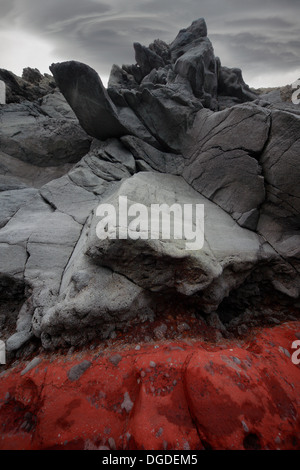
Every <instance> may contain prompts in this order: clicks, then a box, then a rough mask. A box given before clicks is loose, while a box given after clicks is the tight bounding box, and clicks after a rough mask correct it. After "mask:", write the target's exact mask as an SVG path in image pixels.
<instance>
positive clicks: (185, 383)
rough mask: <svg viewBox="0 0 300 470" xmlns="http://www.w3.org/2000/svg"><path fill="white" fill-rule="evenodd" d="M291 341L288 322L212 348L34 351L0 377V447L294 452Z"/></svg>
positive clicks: (298, 437) (295, 384)
mask: <svg viewBox="0 0 300 470" xmlns="http://www.w3.org/2000/svg"><path fill="white" fill-rule="evenodd" d="M187 321H189V319H187ZM193 329H194V330H195V326H194V328H193ZM297 338H299V322H290V323H285V324H284V325H282V326H276V327H274V328H272V329H270V328H265V329H261V330H260V331H256V333H255V335H253V336H252V337H250V338H246V339H245V340H243V341H241V340H239V341H236V340H234V339H232V340H230V341H228V340H227V341H226V340H220V341H219V342H218V343H217V344H215V345H212V344H211V343H207V342H205V341H204V340H203V338H201V337H198V338H195V339H194V340H193V341H191V340H189V339H188V338H182V339H177V340H176V341H174V340H173V341H170V340H164V341H159V340H158V339H157V338H156V340H154V341H153V342H152V343H147V342H146V343H145V342H143V341H141V342H138V341H136V337H135V341H133V342H132V343H131V344H128V340H127V339H126V334H123V337H122V338H118V339H116V340H115V341H114V342H110V344H109V343H107V345H106V347H105V348H103V345H102V346H100V347H99V346H98V347H95V348H94V349H93V350H92V351H91V350H88V349H83V350H81V351H72V350H70V351H69V352H68V353H67V354H62V353H56V354H45V353H44V352H42V351H40V352H39V354H38V356H36V357H34V358H32V357H29V358H27V359H25V360H24V359H23V360H19V361H18V362H16V363H15V364H13V365H12V366H11V367H10V368H7V370H5V371H3V372H2V374H1V375H0V421H1V440H0V448H1V449H6V450H58V449H60V450H71V449H73V450H110V451H113V450H136V449H138V450H145V449H146V450H159V451H171V450H174V451H177V452H178V451H180V450H193V451H195V450H204V449H210V450H250V449H251V450H258V449H262V450H280V449H281V450H297V449H299V448H300V428H299V405H298V399H299V393H300V390H299V383H300V382H299V365H298V366H297V365H295V364H293V363H292V360H291V358H292V354H294V353H295V350H293V349H292V344H293V342H294V341H295V340H297Z"/></svg>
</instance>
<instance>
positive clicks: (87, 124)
mask: <svg viewBox="0 0 300 470" xmlns="http://www.w3.org/2000/svg"><path fill="white" fill-rule="evenodd" d="M50 70H51V72H52V73H53V76H54V78H55V81H56V83H57V85H58V87H59V89H60V91H61V92H62V93H63V95H64V97H65V98H66V100H67V101H68V103H69V105H70V106H71V108H72V109H73V110H74V112H75V114H76V116H77V117H78V119H79V122H80V124H81V126H82V127H83V129H84V130H85V131H86V132H87V133H88V134H89V135H91V136H93V137H96V138H97V139H100V140H105V139H107V138H109V137H120V136H122V135H125V134H128V130H127V129H126V128H125V127H124V126H123V125H122V123H121V122H120V120H119V118H118V113H117V110H116V108H115V106H114V104H113V103H112V101H111V99H110V98H109V96H108V94H107V91H106V90H105V88H104V86H103V84H102V82H101V79H100V77H99V75H98V74H97V73H96V72H95V71H94V70H93V69H92V68H91V67H89V66H88V65H85V64H82V63H81V62H75V61H70V62H63V63H57V64H52V65H51V67H50Z"/></svg>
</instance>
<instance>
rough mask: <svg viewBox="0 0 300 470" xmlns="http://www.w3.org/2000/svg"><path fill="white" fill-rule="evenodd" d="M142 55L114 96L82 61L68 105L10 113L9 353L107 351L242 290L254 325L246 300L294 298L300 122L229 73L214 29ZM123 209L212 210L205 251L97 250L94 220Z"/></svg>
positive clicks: (65, 66) (4, 277) (72, 67)
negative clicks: (13, 311) (166, 315)
mask: <svg viewBox="0 0 300 470" xmlns="http://www.w3.org/2000/svg"><path fill="white" fill-rule="evenodd" d="M134 48H135V53H136V64H134V65H132V66H122V67H118V66H114V67H113V69H112V73H111V77H110V81H109V87H108V90H105V88H104V87H103V85H102V82H101V80H100V78H99V76H98V75H97V73H96V72H95V71H94V70H93V69H91V68H90V67H88V66H86V65H84V64H81V63H78V62H74V61H71V62H66V63H61V64H53V65H52V66H51V70H52V72H53V74H54V78H55V80H56V82H57V85H58V87H59V88H60V92H61V93H60V92H59V91H57V90H56V91H55V92H54V93H51V94H48V95H46V96H44V97H43V98H42V99H39V100H38V101H36V100H35V101H33V102H29V101H25V102H22V103H20V104H15V103H12V104H8V105H6V106H2V107H1V109H0V118H1V124H2V126H1V131H0V147H1V154H0V157H1V158H0V163H1V166H0V184H1V186H0V188H1V189H2V191H1V193H0V199H1V205H2V207H3V211H2V214H1V218H0V226H1V229H0V255H1V275H0V288H1V291H2V292H3V293H4V292H5V293H6V294H7V293H8V294H9V295H10V293H13V292H15V291H18V292H20V290H21V291H22V294H20V295H19V297H18V301H20V302H21V300H22V301H23V303H24V301H25V303H24V306H23V308H22V309H21V311H20V315H19V322H18V324H17V325H16V330H15V331H12V332H11V333H12V334H11V337H10V338H9V339H8V342H7V344H8V349H9V351H10V352H11V353H13V354H15V353H16V351H18V350H19V349H20V348H23V347H24V346H25V345H26V344H27V343H28V342H30V341H37V342H40V343H41V344H42V345H43V347H44V348H57V347H59V346H66V345H80V344H83V343H85V342H87V341H89V340H91V339H93V340H95V339H96V338H97V339H104V338H107V337H109V335H111V334H114V332H115V331H118V329H120V328H123V327H124V325H125V324H126V323H128V322H133V323H139V322H141V321H143V320H145V319H153V318H156V317H157V316H159V315H160V312H161V311H162V310H163V309H164V308H165V305H166V304H168V305H172V306H175V305H180V306H181V307H182V308H185V307H187V306H191V305H193V306H194V308H196V309H197V310H198V311H200V312H202V314H203V315H206V316H207V315H214V314H215V313H216V312H220V311H223V310H222V309H223V307H224V305H225V304H226V299H227V300H228V302H229V304H230V302H231V301H232V302H235V301H233V297H234V296H235V294H236V293H237V292H241V294H240V296H239V295H238V294H237V297H239V298H241V297H244V298H243V301H241V304H242V306H241V309H240V310H239V312H237V314H238V313H241V312H243V311H244V310H245V308H246V307H248V306H249V305H251V302H252V299H253V296H252V293H251V292H250V291H251V289H254V292H259V293H260V294H259V295H260V296H263V293H264V292H265V289H267V291H268V292H269V291H271V292H273V295H274V296H283V297H284V298H285V301H286V302H287V303H288V304H289V303H295V302H297V300H298V298H299V293H300V281H299V232H298V228H297V220H298V212H299V210H298V209H299V208H298V200H299V198H300V194H299V185H298V180H299V176H298V173H299V165H298V162H297V149H298V142H299V116H298V114H297V110H295V109H294V108H293V107H288V108H287V109H286V110H285V111H283V110H282V109H281V107H280V106H278V104H274V103H271V102H268V101H266V98H265V100H262V99H261V98H258V97H257V96H256V95H255V94H253V93H252V92H250V91H249V89H248V87H247V86H246V85H245V84H244V82H243V80H242V76H241V73H240V72H239V71H237V70H229V69H226V68H224V67H222V66H221V65H220V60H219V59H217V58H216V57H215V56H214V52H213V48H212V45H211V42H210V41H209V39H208V37H207V28H206V24H205V21H204V20H203V19H200V20H197V21H195V22H194V23H193V24H192V25H191V26H190V27H189V28H187V29H184V30H181V31H180V32H179V34H178V36H177V37H176V39H175V40H174V41H173V42H172V43H171V44H169V45H168V44H166V43H164V42H163V41H159V40H155V41H154V42H153V43H152V44H151V45H150V46H149V48H147V47H144V46H142V45H140V44H137V43H135V45H134ZM24 79H27V80H30V81H31V83H40V80H41V77H40V75H39V74H38V72H37V71H34V70H27V71H24ZM256 98H257V99H256ZM247 100H248V102H246V101H247ZM67 102H68V103H67ZM225 103H226V105H228V107H226V109H223V108H224V105H225ZM294 111H295V112H294ZM78 120H79V122H78ZM80 124H81V126H80ZM82 127H83V128H84V130H83V129H82ZM120 197H123V198H124V197H126V198H127V200H128V201H129V202H130V204H138V205H141V204H142V205H143V207H144V208H145V209H146V210H147V211H150V210H151V207H150V206H152V205H155V204H156V205H159V206H162V211H165V212H166V205H167V206H168V207H172V206H174V205H175V206H176V205H177V209H178V207H180V208H183V207H184V205H186V204H188V205H190V206H196V205H197V204H198V205H199V206H204V215H205V217H204V235H203V227H202V228H201V227H200V226H199V227H197V225H195V223H196V222H195V220H194V219H193V220H191V219H192V217H191V215H190V216H189V218H187V222H189V223H190V232H191V233H192V234H196V232H195V230H196V228H198V229H199V230H198V232H197V233H198V236H199V240H200V241H201V240H202V238H203V243H202V241H201V243H200V244H199V246H197V247H195V245H194V247H193V249H187V244H188V243H191V239H187V236H186V235H187V234H186V233H184V236H183V237H181V238H180V237H179V238H178V236H177V237H173V238H172V237H169V239H167V240H165V239H163V237H162V233H161V232H160V231H159V230H158V232H157V233H156V238H154V239H151V237H149V236H148V238H147V237H146V236H142V235H143V234H142V233H140V236H137V237H136V238H137V240H136V239H135V240H132V239H104V240H103V239H101V240H100V239H99V238H98V237H97V236H96V230H97V224H98V222H99V217H98V216H97V207H98V206H99V204H112V205H113V206H114V207H116V208H117V205H118V201H119V198H120ZM139 207H140V206H139ZM148 213H149V212H148ZM33 214H34V217H33ZM144 235H145V234H144ZM148 235H149V234H148ZM202 235H203V237H202ZM199 240H198V242H199ZM194 241H195V240H194ZM196 241H197V240H196ZM249 286H252V287H251V288H250V287H249ZM244 293H245V295H244ZM6 294H5V295H6ZM232 305H233V304H232ZM234 305H236V304H235V303H234ZM234 308H235V307H234ZM78 325H80V328H78ZM5 339H7V338H5Z"/></svg>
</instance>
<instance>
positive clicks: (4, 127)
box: [0, 102, 91, 167]
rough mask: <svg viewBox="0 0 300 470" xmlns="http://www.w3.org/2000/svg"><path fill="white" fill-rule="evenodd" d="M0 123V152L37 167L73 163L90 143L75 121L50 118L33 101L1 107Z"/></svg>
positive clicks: (87, 148)
mask: <svg viewBox="0 0 300 470" xmlns="http://www.w3.org/2000/svg"><path fill="white" fill-rule="evenodd" d="M0 125H1V127H0V148H1V152H4V153H6V154H8V155H11V156H12V157H14V158H18V159H19V160H22V161H23V162H26V163H30V164H32V165H36V166H42V167H46V166H59V165H62V164H66V163H75V162H77V161H78V160H80V158H81V157H83V156H84V155H85V154H86V153H87V152H88V151H89V148H90V145H91V138H90V137H89V136H88V135H87V134H86V133H85V132H84V131H83V130H82V128H81V127H80V126H79V124H78V122H77V120H70V119H65V118H61V119H54V118H50V117H48V116H47V115H45V113H44V112H43V110H42V109H41V108H40V107H39V106H38V105H37V104H35V103H30V102H24V103H22V104H9V105H6V106H2V107H1V109H0Z"/></svg>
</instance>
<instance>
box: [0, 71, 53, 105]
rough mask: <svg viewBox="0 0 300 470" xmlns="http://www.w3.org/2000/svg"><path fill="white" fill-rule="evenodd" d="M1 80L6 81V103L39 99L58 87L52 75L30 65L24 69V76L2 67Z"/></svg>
mask: <svg viewBox="0 0 300 470" xmlns="http://www.w3.org/2000/svg"><path fill="white" fill-rule="evenodd" d="M0 80H1V81H3V82H4V83H5V88H6V103H22V102H23V101H27V100H29V101H34V100H38V99H40V98H43V96H45V95H48V94H49V93H53V91H54V90H55V89H56V83H55V81H54V79H53V77H52V76H51V75H49V74H44V75H42V74H41V73H40V71H39V70H37V69H31V68H29V67H28V68H26V69H24V70H23V75H22V78H21V77H18V76H17V75H15V74H14V73H12V72H9V71H8V70H4V69H0Z"/></svg>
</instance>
